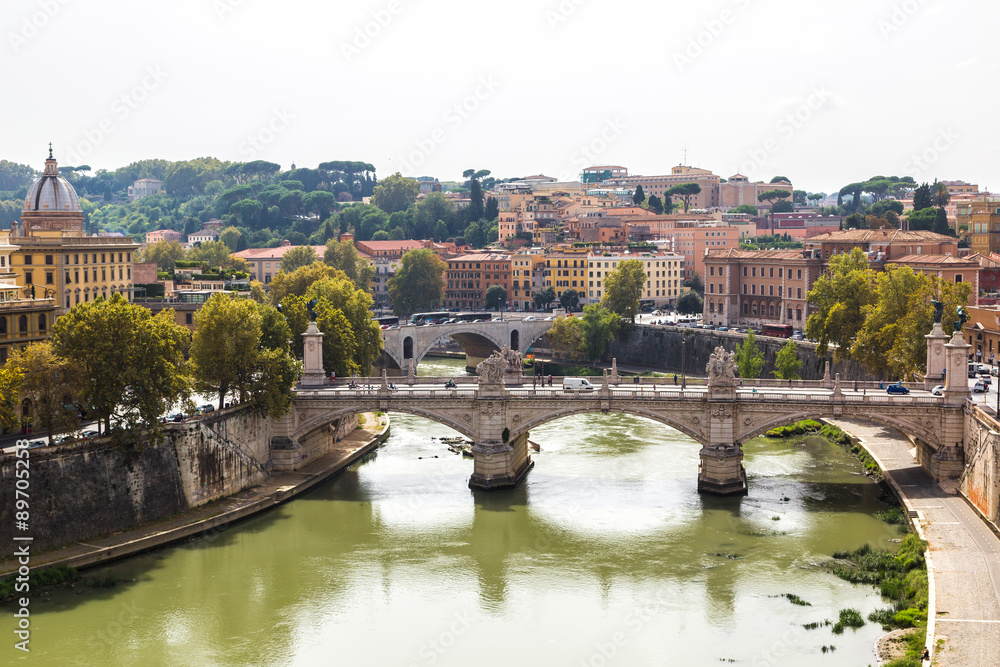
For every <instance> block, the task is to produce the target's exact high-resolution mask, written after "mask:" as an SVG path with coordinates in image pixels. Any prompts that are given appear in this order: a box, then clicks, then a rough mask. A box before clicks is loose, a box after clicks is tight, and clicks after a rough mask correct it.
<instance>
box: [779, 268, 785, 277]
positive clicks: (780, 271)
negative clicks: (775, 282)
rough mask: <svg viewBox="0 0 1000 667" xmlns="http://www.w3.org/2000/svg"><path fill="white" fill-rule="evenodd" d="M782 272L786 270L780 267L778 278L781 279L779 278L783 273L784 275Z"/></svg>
mask: <svg viewBox="0 0 1000 667" xmlns="http://www.w3.org/2000/svg"><path fill="white" fill-rule="evenodd" d="M782 271H784V269H782V268H780V267H779V268H778V277H779V278H781V273H782Z"/></svg>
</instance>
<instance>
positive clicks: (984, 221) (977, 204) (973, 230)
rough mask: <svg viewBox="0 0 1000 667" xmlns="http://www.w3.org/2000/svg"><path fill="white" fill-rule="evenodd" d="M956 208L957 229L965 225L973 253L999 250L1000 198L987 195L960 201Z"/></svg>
mask: <svg viewBox="0 0 1000 667" xmlns="http://www.w3.org/2000/svg"><path fill="white" fill-rule="evenodd" d="M956 210H957V217H956V220H957V229H962V228H963V226H967V228H968V230H969V232H968V233H969V247H970V248H971V249H972V252H973V253H979V254H980V255H987V256H988V255H989V254H990V253H991V252H995V251H1000V200H997V199H996V198H994V197H991V196H989V195H982V198H981V199H977V200H975V201H968V202H962V203H960V204H959V205H958V208H957V209H956Z"/></svg>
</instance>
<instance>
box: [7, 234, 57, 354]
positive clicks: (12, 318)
mask: <svg viewBox="0 0 1000 667" xmlns="http://www.w3.org/2000/svg"><path fill="white" fill-rule="evenodd" d="M16 250H17V248H16V247H15V246H12V245H9V244H8V243H7V242H6V240H5V239H4V238H0V366H2V365H3V364H6V363H7V359H8V358H9V357H10V354H11V353H12V352H13V351H14V350H23V349H24V348H26V347H27V346H28V345H29V344H30V343H34V342H37V341H40V340H45V339H46V338H48V337H49V332H50V331H51V330H52V322H53V320H54V318H55V311H56V302H55V299H52V298H48V299H46V298H32V297H31V289H30V288H28V289H25V288H24V286H23V285H19V284H18V283H17V278H16V276H15V275H14V274H13V273H11V272H10V262H11V257H12V255H13V253H14V251H16Z"/></svg>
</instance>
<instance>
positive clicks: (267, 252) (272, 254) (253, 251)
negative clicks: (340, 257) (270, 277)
mask: <svg viewBox="0 0 1000 667" xmlns="http://www.w3.org/2000/svg"><path fill="white" fill-rule="evenodd" d="M301 247H303V246H296V245H285V246H278V247H277V248H247V249H246V250H240V251H239V252H234V253H233V255H234V256H236V257H242V258H243V259H246V260H251V259H281V258H282V257H284V256H285V253H286V252H288V251H289V250H291V249H292V248H301ZM305 247H308V248H312V249H313V252H315V253H316V256H317V258H319V259H322V258H323V253H325V252H326V246H323V245H314V246H305Z"/></svg>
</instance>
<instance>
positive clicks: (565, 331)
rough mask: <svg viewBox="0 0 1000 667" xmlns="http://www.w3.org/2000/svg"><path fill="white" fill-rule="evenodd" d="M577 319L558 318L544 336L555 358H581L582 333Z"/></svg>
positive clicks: (579, 320) (579, 321)
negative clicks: (550, 345)
mask: <svg viewBox="0 0 1000 667" xmlns="http://www.w3.org/2000/svg"><path fill="white" fill-rule="evenodd" d="M581 319H582V318H579V317H558V318H556V320H555V321H554V322H553V323H552V326H551V327H550V328H549V331H548V333H547V334H546V336H547V337H548V339H549V343H551V344H552V352H553V354H555V355H556V356H557V357H563V358H566V359H573V360H577V359H580V358H581V356H582V352H581V349H582V345H583V331H582V324H581Z"/></svg>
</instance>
